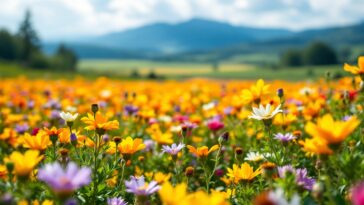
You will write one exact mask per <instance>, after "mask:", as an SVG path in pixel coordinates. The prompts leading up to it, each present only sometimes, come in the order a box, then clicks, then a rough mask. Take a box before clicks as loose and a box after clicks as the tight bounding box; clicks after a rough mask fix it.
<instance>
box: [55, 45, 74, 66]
mask: <svg viewBox="0 0 364 205" xmlns="http://www.w3.org/2000/svg"><path fill="white" fill-rule="evenodd" d="M77 62H78V58H77V55H76V54H75V53H74V52H73V50H71V49H69V48H67V47H66V46H65V45H64V44H61V45H59V47H58V49H57V51H56V53H55V55H54V58H53V64H54V65H53V67H55V68H57V69H60V70H71V71H75V70H76V68H77Z"/></svg>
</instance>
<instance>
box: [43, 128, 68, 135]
mask: <svg viewBox="0 0 364 205" xmlns="http://www.w3.org/2000/svg"><path fill="white" fill-rule="evenodd" d="M63 129H64V128H59V129H57V128H56V127H52V128H51V129H48V128H46V127H45V128H44V131H45V132H46V133H47V134H48V136H52V135H53V136H56V135H57V136H58V135H59V134H61V132H63Z"/></svg>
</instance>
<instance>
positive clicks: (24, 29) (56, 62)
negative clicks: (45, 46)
mask: <svg viewBox="0 0 364 205" xmlns="http://www.w3.org/2000/svg"><path fill="white" fill-rule="evenodd" d="M0 60H3V61H11V62H17V63H21V64H23V65H25V66H27V67H30V68H34V69H58V70H70V71H73V70H75V69H76V66H77V61H78V58H77V56H76V54H75V53H74V52H73V51H72V50H71V49H69V48H67V47H66V46H65V45H64V44H60V45H59V47H58V49H57V51H56V52H55V53H54V55H51V56H49V55H46V54H45V53H44V52H43V51H42V50H41V41H40V38H39V37H38V34H37V32H36V31H35V29H34V28H33V25H32V15H31V12H30V11H29V10H28V11H26V12H25V16H24V19H23V20H22V22H21V23H20V25H19V29H18V31H17V33H15V34H12V33H11V32H9V31H7V30H6V29H0Z"/></svg>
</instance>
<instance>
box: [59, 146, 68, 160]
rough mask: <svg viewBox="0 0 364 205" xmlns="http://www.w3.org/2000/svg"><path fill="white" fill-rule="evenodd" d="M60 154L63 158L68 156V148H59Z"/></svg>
mask: <svg viewBox="0 0 364 205" xmlns="http://www.w3.org/2000/svg"><path fill="white" fill-rule="evenodd" d="M58 152H59V154H60V155H61V157H62V158H66V157H67V156H68V152H69V151H68V149H65V148H61V149H59V150H58Z"/></svg>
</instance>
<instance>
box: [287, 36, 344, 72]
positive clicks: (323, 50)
mask: <svg viewBox="0 0 364 205" xmlns="http://www.w3.org/2000/svg"><path fill="white" fill-rule="evenodd" d="M281 63H282V65H284V66H292V67H295V66H303V65H332V64H337V63H338V57H337V54H336V52H335V50H334V49H333V48H331V47H330V46H329V45H327V44H325V43H323V42H313V43H311V44H310V45H308V46H307V47H305V48H303V49H289V50H287V51H285V52H284V53H283V54H282V56H281Z"/></svg>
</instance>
